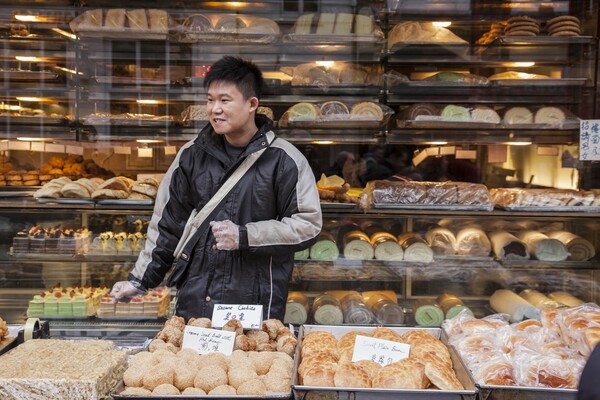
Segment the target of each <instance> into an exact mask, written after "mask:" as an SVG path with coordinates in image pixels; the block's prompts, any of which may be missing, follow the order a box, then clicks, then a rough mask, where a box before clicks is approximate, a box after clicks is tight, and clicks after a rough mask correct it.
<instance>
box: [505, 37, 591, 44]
mask: <svg viewBox="0 0 600 400" xmlns="http://www.w3.org/2000/svg"><path fill="white" fill-rule="evenodd" d="M593 39H594V38H593V37H592V36H500V37H498V41H499V42H500V44H520V43H528V44H529V43H531V44H552V45H555V44H569V43H590V42H592V40H593Z"/></svg>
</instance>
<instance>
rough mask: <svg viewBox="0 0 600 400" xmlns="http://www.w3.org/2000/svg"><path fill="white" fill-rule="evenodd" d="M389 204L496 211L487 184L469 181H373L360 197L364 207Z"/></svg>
mask: <svg viewBox="0 0 600 400" xmlns="http://www.w3.org/2000/svg"><path fill="white" fill-rule="evenodd" d="M375 204H386V205H393V204H397V205H442V206H452V205H472V206H483V207H484V208H486V209H489V210H490V211H491V210H492V208H493V206H492V201H491V198H490V195H489V193H488V190H487V188H486V187H485V186H484V185H481V184H477V183H468V182H402V181H384V180H377V181H370V182H368V183H367V185H366V187H365V190H364V191H363V193H362V194H361V197H360V205H361V207H363V208H370V207H373V206H374V205H375Z"/></svg>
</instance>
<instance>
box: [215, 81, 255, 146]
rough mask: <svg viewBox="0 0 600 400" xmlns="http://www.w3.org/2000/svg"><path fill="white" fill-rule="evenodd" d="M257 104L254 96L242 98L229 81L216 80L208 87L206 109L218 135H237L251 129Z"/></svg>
mask: <svg viewBox="0 0 600 400" xmlns="http://www.w3.org/2000/svg"><path fill="white" fill-rule="evenodd" d="M257 106H258V99H257V98H256V97H251V98H249V99H244V96H243V95H242V93H241V92H240V91H239V90H238V88H237V87H236V86H235V84H233V83H231V82H223V81H216V82H213V83H211V84H210V86H209V88H208V101H207V102H206V111H207V112H208V118H209V119H210V123H211V125H212V127H213V129H214V130H215V132H216V133H218V134H220V135H231V136H237V135H241V134H244V133H245V132H246V131H248V130H249V129H252V126H253V125H254V113H253V111H254V110H256V107H257Z"/></svg>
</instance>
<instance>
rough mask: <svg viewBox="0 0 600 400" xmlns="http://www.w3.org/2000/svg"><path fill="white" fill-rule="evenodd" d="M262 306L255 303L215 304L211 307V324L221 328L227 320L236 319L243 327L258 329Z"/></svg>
mask: <svg viewBox="0 0 600 400" xmlns="http://www.w3.org/2000/svg"><path fill="white" fill-rule="evenodd" d="M262 316H263V306H262V305H256V304H216V305H215V308H214V309H213V315H212V326H213V327H214V328H222V327H223V326H224V325H225V324H226V323H227V321H231V320H232V319H237V320H238V321H240V322H241V323H242V326H243V327H244V329H260V328H261V326H262Z"/></svg>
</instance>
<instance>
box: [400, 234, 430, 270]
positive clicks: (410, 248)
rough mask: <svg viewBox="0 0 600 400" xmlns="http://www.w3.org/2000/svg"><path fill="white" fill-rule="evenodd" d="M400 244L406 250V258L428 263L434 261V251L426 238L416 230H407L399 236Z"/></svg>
mask: <svg viewBox="0 0 600 400" xmlns="http://www.w3.org/2000/svg"><path fill="white" fill-rule="evenodd" d="M398 244H399V245H400V246H401V247H402V250H404V260H406V261H414V262H423V263H428V262H432V261H433V251H432V250H431V248H430V247H429V245H427V242H426V241H425V239H423V238H422V237H421V235H419V234H418V233H416V232H405V233H403V234H401V235H400V236H398Z"/></svg>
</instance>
